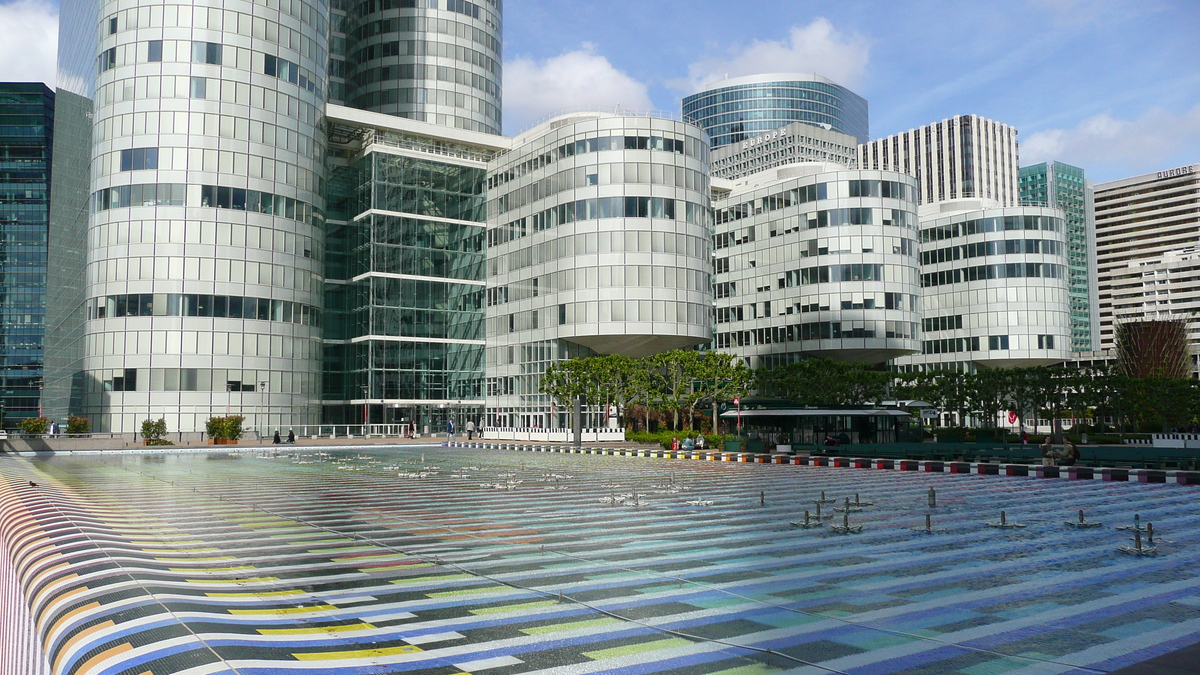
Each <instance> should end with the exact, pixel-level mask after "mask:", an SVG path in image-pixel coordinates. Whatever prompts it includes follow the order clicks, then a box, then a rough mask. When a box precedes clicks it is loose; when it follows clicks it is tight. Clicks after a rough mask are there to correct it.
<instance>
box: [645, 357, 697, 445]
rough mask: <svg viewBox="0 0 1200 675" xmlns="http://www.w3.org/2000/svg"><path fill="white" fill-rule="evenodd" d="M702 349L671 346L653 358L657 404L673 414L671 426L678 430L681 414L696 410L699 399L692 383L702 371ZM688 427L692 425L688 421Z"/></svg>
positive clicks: (651, 358) (651, 361)
mask: <svg viewBox="0 0 1200 675" xmlns="http://www.w3.org/2000/svg"><path fill="white" fill-rule="evenodd" d="M700 359H701V355H700V352H697V351H693V350H688V349H672V350H671V351H669V352H663V353H661V354H655V355H654V356H651V357H650V365H651V368H652V370H651V373H652V376H653V380H652V381H653V382H654V383H655V385H656V389H657V390H658V394H659V400H658V404H659V405H660V406H661V409H662V410H665V411H671V412H672V414H673V415H674V424H673V425H672V427H673V428H674V429H675V430H676V431H678V430H679V413H680V410H681V409H683V408H687V409H689V411H691V410H693V409H695V406H696V402H697V401H699V400H700V399H699V398H698V397H697V395H696V391H695V387H694V386H693V385H694V383H695V381H696V380H697V379H698V376H699V374H700ZM687 428H688V429H691V428H692V423H691V420H690V419H689V420H688V423H687Z"/></svg>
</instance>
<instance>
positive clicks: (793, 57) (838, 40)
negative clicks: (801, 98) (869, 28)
mask: <svg viewBox="0 0 1200 675" xmlns="http://www.w3.org/2000/svg"><path fill="white" fill-rule="evenodd" d="M869 58H870V44H869V43H868V41H867V39H866V38H864V37H862V36H860V35H858V34H851V35H847V34H844V33H842V32H840V31H838V30H837V29H836V28H834V27H833V24H832V23H830V22H829V19H826V18H825V17H818V18H817V19H815V20H814V21H813V22H812V23H810V24H808V25H807V26H792V28H791V30H790V31H788V36H787V37H786V38H785V39H783V40H755V41H753V42H751V43H750V44H748V45H745V46H742V45H737V46H734V47H732V48H731V49H730V50H729V52H728V53H727V54H726V55H725V56H724V57H719V58H708V59H704V60H702V61H697V62H696V63H693V64H692V65H690V66H689V67H688V76H687V78H685V79H683V80H675V81H673V82H671V83H670V84H671V85H672V86H674V87H676V88H677V89H680V90H683V91H685V92H686V93H688V94H691V93H693V92H696V91H699V90H700V89H701V88H702V87H703V86H704V85H706V84H709V83H710V82H715V81H717V80H720V79H722V78H724V77H725V76H726V75H728V76H729V77H739V76H742V75H756V74H758V73H816V74H817V75H822V76H824V77H827V78H829V79H831V80H833V81H834V82H837V83H838V84H840V85H843V86H845V87H849V88H851V89H853V88H854V87H857V86H858V85H860V84H862V81H863V79H864V77H865V75H866V72H867V61H868V60H869Z"/></svg>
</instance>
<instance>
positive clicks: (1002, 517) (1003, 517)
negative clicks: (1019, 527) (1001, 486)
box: [1000, 511, 1008, 525]
mask: <svg viewBox="0 0 1200 675" xmlns="http://www.w3.org/2000/svg"><path fill="white" fill-rule="evenodd" d="M1000 524H1001V525H1007V524H1008V517H1007V516H1006V515H1005V514H1004V512H1003V511H1001V512H1000Z"/></svg>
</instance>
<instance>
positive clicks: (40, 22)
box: [0, 0, 58, 87]
mask: <svg viewBox="0 0 1200 675" xmlns="http://www.w3.org/2000/svg"><path fill="white" fill-rule="evenodd" d="M0 26H3V27H4V39H3V40H0V81H5V82H45V83H46V84H47V85H49V86H50V87H53V86H54V73H55V70H56V60H57V56H58V6H57V5H56V4H54V3H51V2H44V1H42V0H18V1H17V2H14V3H11V4H8V5H0Z"/></svg>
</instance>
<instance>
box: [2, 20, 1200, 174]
mask: <svg viewBox="0 0 1200 675" xmlns="http://www.w3.org/2000/svg"><path fill="white" fill-rule="evenodd" d="M56 13H57V5H56V4H54V3H49V2H45V1H44V0H18V1H17V2H2V1H0V30H3V32H4V34H5V36H6V39H5V40H4V41H3V42H2V43H0V79H5V80H28V79H34V80H37V79H42V80H51V79H52V78H53V58H54V57H53V50H54V44H53V31H54V21H55V20H56ZM1198 36H1200V0H988V1H973V2H967V1H965V0H960V1H957V2H950V1H948V0H909V1H879V2H867V1H856V0H842V1H841V2H827V1H826V2H815V1H811V0H758V1H756V2H753V3H749V2H729V1H727V0H726V1H723V2H717V1H715V0H657V1H655V2H646V1H645V0H600V1H593V2H581V1H579V0H508V1H507V2H506V3H505V32H504V38H505V120H506V124H505V127H506V129H505V130H506V132H507V133H515V132H517V131H520V130H521V129H522V128H525V127H527V126H528V125H529V124H530V123H532V122H533V121H535V120H537V119H539V118H541V117H544V116H546V115H548V114H550V113H551V112H553V111H554V110H557V109H560V108H566V107H571V106H591V105H613V104H616V103H620V104H622V105H624V106H627V107H654V108H658V109H662V110H666V111H670V112H673V113H676V114H677V113H678V110H679V100H680V98H681V97H682V96H683V95H684V94H686V93H690V92H691V91H693V90H694V89H695V88H696V87H697V86H699V85H700V84H702V83H703V82H705V81H707V80H709V79H715V78H719V77H720V76H721V75H723V74H725V73H729V74H730V75H731V76H733V75H744V74H750V73H753V72H777V71H800V72H817V73H820V74H822V75H825V76H827V77H830V78H832V79H834V80H835V81H838V82H840V83H842V84H845V85H847V86H849V87H851V88H852V89H853V90H855V91H856V92H858V93H859V94H861V95H862V96H864V97H866V99H867V100H868V102H869V104H870V112H871V134H872V136H873V137H878V136H884V135H887V134H891V133H895V132H897V131H904V130H906V129H910V128H912V127H915V126H920V125H922V124H927V123H929V122H933V121H936V120H940V119H943V118H945V117H948V116H951V115H955V114H963V113H976V114H979V115H983V116H985V117H989V118H991V119H995V120H999V121H1002V122H1006V123H1008V124H1011V125H1013V126H1015V127H1017V129H1018V130H1019V131H1020V136H1019V140H1020V142H1021V159H1022V163H1032V162H1035V161H1041V160H1043V159H1059V160H1062V161H1066V162H1070V163H1074V164H1077V165H1080V166H1083V167H1084V168H1085V169H1087V171H1088V175H1089V177H1091V178H1093V179H1094V180H1097V181H1104V180H1112V179H1116V178H1122V177H1126V176H1131V175H1136V174H1140V173H1146V172H1150V171H1156V170H1160V169H1164V168H1171V167H1175V166H1181V165H1185V164H1190V163H1200V38H1198Z"/></svg>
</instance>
